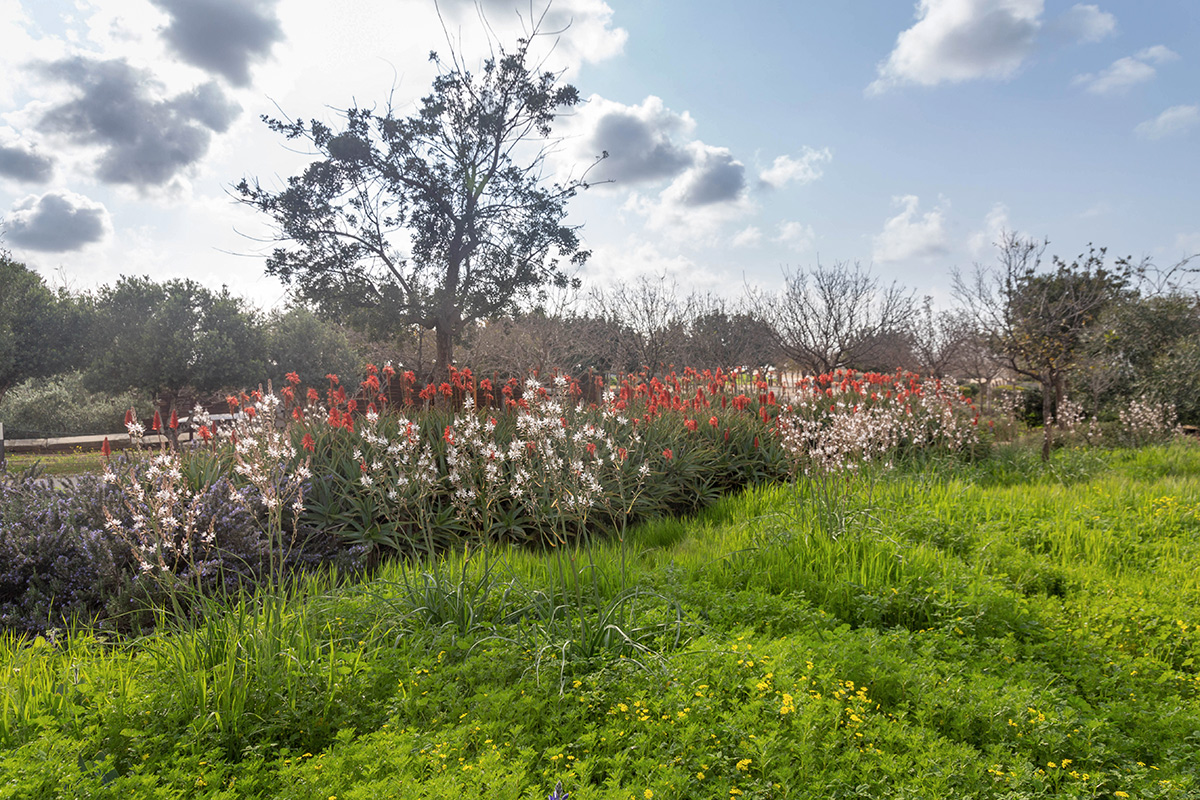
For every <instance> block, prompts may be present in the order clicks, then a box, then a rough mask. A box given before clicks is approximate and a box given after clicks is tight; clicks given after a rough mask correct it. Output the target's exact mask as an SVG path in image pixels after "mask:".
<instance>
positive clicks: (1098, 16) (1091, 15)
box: [1059, 3, 1117, 42]
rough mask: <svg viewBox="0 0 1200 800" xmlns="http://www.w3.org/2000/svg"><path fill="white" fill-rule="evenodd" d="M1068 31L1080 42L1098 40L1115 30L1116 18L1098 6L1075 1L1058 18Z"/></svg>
mask: <svg viewBox="0 0 1200 800" xmlns="http://www.w3.org/2000/svg"><path fill="white" fill-rule="evenodd" d="M1059 25H1061V26H1062V27H1063V28H1064V29H1066V31H1067V32H1068V33H1070V34H1071V36H1073V37H1074V38H1075V39H1076V40H1077V41H1080V42H1100V41H1103V40H1105V39H1107V38H1108V37H1109V36H1112V35H1113V34H1114V33H1116V32H1117V18H1116V17H1114V16H1113V15H1112V14H1110V13H1108V12H1107V11H1101V10H1100V7H1099V6H1094V5H1088V4H1084V3H1076V4H1075V5H1073V6H1071V8H1070V9H1069V10H1068V11H1067V12H1066V13H1065V14H1063V15H1062V16H1061V17H1060V18H1059Z"/></svg>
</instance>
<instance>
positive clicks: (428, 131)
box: [236, 30, 588, 370]
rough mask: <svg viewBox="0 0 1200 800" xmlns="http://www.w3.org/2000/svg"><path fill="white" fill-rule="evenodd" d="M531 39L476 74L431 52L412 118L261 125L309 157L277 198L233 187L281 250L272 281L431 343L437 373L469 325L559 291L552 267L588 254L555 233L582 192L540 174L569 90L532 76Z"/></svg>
mask: <svg viewBox="0 0 1200 800" xmlns="http://www.w3.org/2000/svg"><path fill="white" fill-rule="evenodd" d="M536 35H537V32H536V30H535V31H534V33H533V35H531V36H530V37H529V38H525V39H520V40H518V43H517V47H516V49H515V50H514V51H512V52H508V51H506V50H505V49H503V48H502V47H501V48H498V52H497V55H495V56H494V57H492V58H489V59H487V60H486V61H484V63H483V67H482V71H481V72H480V73H479V74H472V73H471V72H469V71H467V70H466V69H465V67H464V66H463V65H462V64H461V63H460V62H459V60H458V58H457V56H455V57H454V58H453V59H452V61H451V63H449V64H447V63H445V62H443V61H442V60H440V59H439V58H438V57H437V55H436V54H431V55H430V58H431V60H432V61H433V62H434V63H435V64H436V65H437V67H438V70H439V74H438V76H437V78H436V79H435V80H434V82H433V89H432V91H431V93H430V94H429V95H428V96H426V97H425V98H424V99H422V100H421V101H420V103H419V104H418V107H417V111H416V113H414V114H413V115H412V116H410V117H405V118H400V117H397V116H396V115H395V114H394V113H393V110H392V109H391V108H390V106H389V107H387V108H386V109H385V111H383V113H376V112H375V111H374V110H372V109H367V108H359V107H353V108H350V109H348V110H347V111H345V112H343V114H342V116H343V118H344V122H345V124H344V126H343V127H342V128H341V129H340V130H335V129H334V128H332V127H330V126H329V125H327V124H325V123H323V122H320V121H317V120H312V121H310V122H304V121H296V122H292V121H282V120H278V119H269V118H265V117H264V121H265V122H266V123H267V124H268V125H269V126H270V128H271V129H272V130H273V131H275V132H277V133H280V134H282V135H283V136H285V137H286V138H287V139H288V140H305V141H307V142H308V143H309V144H310V145H311V146H312V148H313V149H314V150H315V154H316V155H317V157H318V160H316V161H314V162H313V163H311V164H310V165H309V166H308V167H307V168H306V169H305V170H304V171H303V172H302V173H301V174H299V175H295V176H293V177H291V178H289V179H288V181H287V186H286V188H284V189H282V190H279V191H272V190H269V189H265V188H263V187H262V186H261V185H260V184H259V183H258V181H257V180H253V181H247V180H242V181H241V182H240V183H239V184H238V185H237V186H236V190H237V192H238V193H239V194H240V196H241V199H242V200H243V201H244V202H245V203H247V204H249V205H251V206H253V207H254V208H257V209H259V210H260V211H262V212H263V213H264V214H266V215H267V216H268V217H270V218H271V220H272V221H273V223H274V224H275V226H276V228H277V236H278V239H279V240H280V242H281V243H285V246H281V247H280V248H278V249H276V250H275V251H274V253H273V254H272V255H271V256H270V257H269V258H268V259H267V272H268V273H269V274H271V275H276V276H278V277H279V278H281V279H282V280H283V281H284V282H285V283H287V284H290V285H293V286H295V287H296V288H297V289H298V290H299V294H300V296H301V297H302V298H303V299H304V300H306V301H308V302H312V303H314V304H316V305H318V306H319V307H320V308H321V309H322V310H324V311H326V312H334V313H337V314H351V313H352V312H356V311H360V312H361V310H362V309H369V310H371V311H372V312H373V313H374V315H376V316H379V315H382V316H383V317H384V318H386V319H388V320H390V321H391V322H392V324H393V325H394V326H395V328H396V329H401V328H403V327H404V326H406V325H413V324H415V325H420V326H422V327H423V328H426V329H429V330H432V331H434V332H435V335H436V344H437V356H436V367H437V369H438V370H444V369H445V368H446V366H447V365H448V364H449V363H450V362H451V361H452V359H453V348H454V342H455V340H456V339H457V338H458V337H459V335H460V333H461V332H462V331H463V327H464V325H465V324H467V323H470V322H473V321H475V320H480V319H487V318H489V317H492V316H496V315H500V314H503V313H506V312H508V311H510V310H512V309H513V308H514V306H515V305H517V304H518V302H519V301H521V300H522V299H525V298H527V297H528V296H529V295H530V294H534V293H537V292H539V291H540V290H541V289H542V288H543V287H545V286H547V285H554V286H559V287H561V286H565V285H567V284H568V282H569V280H568V276H567V275H566V273H565V272H564V271H563V270H562V268H561V266H560V265H561V263H562V262H563V260H567V261H569V262H570V263H573V264H582V263H583V262H584V261H585V260H586V258H587V256H588V253H587V251H585V250H582V249H580V242H579V239H578V237H577V235H576V229H575V228H572V227H570V226H567V225H565V224H564V223H563V221H564V218H565V215H566V203H567V201H568V200H569V199H570V198H571V197H573V196H574V195H575V194H576V192H577V191H579V190H580V189H582V188H586V186H587V184H586V183H584V182H583V181H582V180H576V179H572V180H568V181H567V182H565V183H555V184H553V185H546V183H545V182H544V181H543V179H542V173H543V168H544V162H545V155H546V152H547V150H546V147H547V143H548V140H549V137H550V133H551V126H552V124H553V122H554V120H555V118H556V116H557V115H558V114H559V113H560V111H561V110H563V109H569V108H571V107H572V106H574V105H575V104H576V103H578V102H579V93H578V91H577V90H576V89H575V87H573V86H570V85H560V84H559V75H557V74H555V73H552V72H539V71H537V67H536V66H532V65H531V64H530V58H529V47H530V44H531V42H532V41H533V39H534V37H536Z"/></svg>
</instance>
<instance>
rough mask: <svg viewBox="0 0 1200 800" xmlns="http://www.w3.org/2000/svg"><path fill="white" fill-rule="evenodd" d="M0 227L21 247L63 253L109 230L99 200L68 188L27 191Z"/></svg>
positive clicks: (98, 239)
mask: <svg viewBox="0 0 1200 800" xmlns="http://www.w3.org/2000/svg"><path fill="white" fill-rule="evenodd" d="M0 228H2V229H3V230H4V232H5V233H6V234H7V235H8V240H9V241H10V242H11V243H12V244H13V246H14V247H17V248H19V249H22V250H35V251H38V252H43V253H66V252H69V251H72V250H81V249H83V248H84V247H86V246H88V245H90V244H95V243H97V242H101V241H104V240H105V239H107V238H108V237H109V236H110V235H111V234H112V222H111V220H110V219H109V216H108V209H106V208H105V207H104V205H103V204H102V203H96V202H94V201H92V200H89V199H88V198H86V197H84V196H82V195H78V194H75V193H74V192H68V191H53V192H46V193H45V194H42V195H29V196H28V197H26V198H24V199H22V200H20V201H19V202H18V203H17V204H16V205H15V206H14V207H13V210H12V213H10V214H9V215H8V216H7V217H5V218H4V220H3V221H2V222H0Z"/></svg>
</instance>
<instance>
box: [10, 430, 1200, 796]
mask: <svg viewBox="0 0 1200 800" xmlns="http://www.w3.org/2000/svg"><path fill="white" fill-rule="evenodd" d="M1198 567H1200V448H1197V447H1195V446H1193V445H1190V444H1188V443H1179V444H1175V445H1172V446H1170V447H1159V448H1151V449H1147V450H1142V451H1113V452H1104V453H1101V452H1096V451H1066V450H1064V451H1060V452H1058V453H1056V454H1055V457H1054V460H1053V461H1052V462H1051V464H1050V465H1049V466H1043V465H1041V464H1040V463H1039V461H1038V460H1037V457H1036V454H1035V453H1033V452H1032V451H1030V450H1024V449H1012V450H1002V451H1000V452H998V453H997V454H996V455H995V456H994V457H993V458H991V459H989V460H988V461H986V462H983V463H981V464H978V465H972V466H963V465H957V464H951V463H948V462H937V461H935V462H930V463H927V464H924V465H922V467H921V468H920V469H917V468H915V467H913V468H909V469H907V470H904V471H899V472H894V473H886V474H876V473H865V474H858V475H853V476H851V477H849V478H846V479H839V480H836V481H835V480H826V481H815V482H812V483H806V484H803V485H802V486H800V487H796V486H773V487H765V488H759V489H755V490H751V491H749V492H746V493H743V494H741V495H738V496H736V497H731V498H728V499H726V500H724V501H722V502H720V503H718V504H717V505H716V506H714V507H711V508H710V509H708V510H707V511H706V512H705V513H703V514H702V515H701V516H699V517H698V518H695V519H689V520H665V521H660V522H657V523H654V524H650V525H645V526H642V527H639V528H637V529H635V530H630V531H629V532H628V533H627V534H626V536H625V542H624V543H623V544H622V543H619V542H605V543H599V544H597V545H595V546H593V547H591V548H586V549H581V550H563V551H551V552H549V553H548V554H535V553H530V552H521V551H496V550H486V549H485V550H476V551H472V552H468V553H465V554H458V555H456V556H452V557H449V558H446V559H442V560H439V561H437V562H429V563H424V564H421V565H417V566H415V567H414V566H412V565H409V566H408V567H407V568H406V567H404V566H403V565H400V564H395V565H391V566H389V567H386V568H384V569H383V570H382V571H381V572H380V574H378V575H377V576H376V577H375V578H374V579H373V580H372V581H370V582H369V583H364V584H360V585H353V586H344V587H341V588H333V587H332V586H331V585H330V584H329V583H321V582H317V581H312V582H310V583H309V584H307V585H306V586H303V587H300V588H298V589H296V590H294V591H292V592H289V593H284V592H280V593H277V594H274V595H270V596H267V597H265V598H262V599H261V601H260V602H259V603H257V604H250V603H248V602H242V603H235V604H231V605H229V607H227V608H226V609H224V610H223V611H222V612H221V613H215V612H214V613H209V614H207V615H206V616H205V617H204V618H203V620H202V621H201V622H199V623H198V624H197V625H195V626H192V627H190V628H184V627H183V626H182V625H180V626H178V629H177V630H176V631H175V632H173V633H172V632H170V631H169V630H166V629H167V628H169V627H170V626H169V625H165V626H164V629H163V631H162V632H160V633H158V634H155V635H154V636H153V637H147V638H144V639H140V640H137V641H132V642H120V643H116V642H104V641H98V640H96V639H95V638H92V637H89V636H88V635H85V634H77V635H73V636H69V637H66V639H65V641H60V642H58V643H51V642H47V641H44V640H39V641H38V642H36V643H34V644H33V645H32V646H29V645H28V644H18V643H16V642H15V641H14V640H12V639H11V638H9V639H7V640H3V641H2V642H0V665H2V666H0V674H4V675H6V676H8V677H6V678H4V679H3V683H2V684H0V686H2V687H3V689H2V690H0V747H3V748H4V749H2V750H0V798H18V797H19V798H41V797H46V798H60V797H61V798H68V797H70V798H73V797H114V798H115V797H138V798H141V797H164V798H166V797H172V798H174V797H214V798H216V797H220V798H232V797H264V798H266V797H282V798H313V799H314V800H330V798H335V797H336V798H338V799H339V800H347V799H348V798H364V799H365V798H384V797H395V798H467V797H470V798H473V797H487V798H545V797H546V796H547V795H548V794H549V792H550V791H551V790H552V789H553V788H554V786H555V784H556V783H557V782H559V781H561V782H562V787H563V790H564V791H566V792H569V793H570V797H571V799H572V800H588V799H589V798H621V800H625V799H626V798H634V799H635V800H643V799H645V800H650V799H651V798H829V797H839V798H841V797H846V798H849V797H869V798H880V797H888V798H892V797H905V798H966V797H972V798H997V799H999V798H1005V799H1006V800H1007V799H1016V798H1035V797H1072V798H1074V797H1080V798H1124V797H1129V798H1158V797H1164V798H1165V797H1179V798H1186V797H1197V796H1200V780H1198V779H1197V776H1198V775H1200V670H1198V669H1197V664H1196V659H1197V657H1200V634H1198V632H1197V631H1198V628H1197V626H1198V625H1200V611H1198V610H1197V609H1198V608H1200V569H1198ZM210 611H213V609H210Z"/></svg>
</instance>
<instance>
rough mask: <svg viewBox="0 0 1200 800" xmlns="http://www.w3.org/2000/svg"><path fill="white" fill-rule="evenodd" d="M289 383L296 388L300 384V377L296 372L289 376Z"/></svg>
mask: <svg viewBox="0 0 1200 800" xmlns="http://www.w3.org/2000/svg"><path fill="white" fill-rule="evenodd" d="M287 382H288V383H290V384H291V385H292V386H295V385H296V384H298V383H300V376H299V375H297V374H296V373H294V372H289V373H288V374H287Z"/></svg>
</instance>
